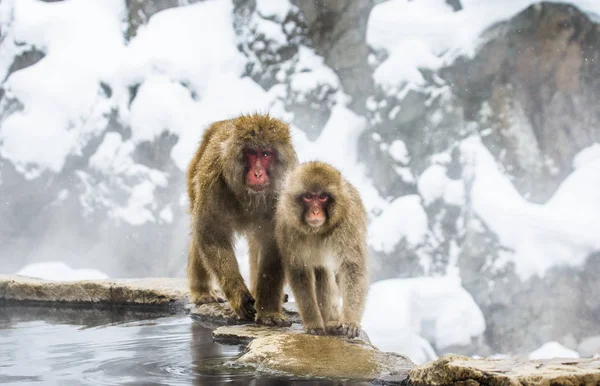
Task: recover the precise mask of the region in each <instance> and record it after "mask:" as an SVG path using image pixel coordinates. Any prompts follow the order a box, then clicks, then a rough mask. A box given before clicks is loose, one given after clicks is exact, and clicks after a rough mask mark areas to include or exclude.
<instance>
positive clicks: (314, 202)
mask: <svg viewBox="0 0 600 386" xmlns="http://www.w3.org/2000/svg"><path fill="white" fill-rule="evenodd" d="M330 199H331V198H330V197H329V195H328V194H327V193H304V194H303V195H302V204H303V205H304V219H305V220H306V223H307V224H308V225H310V226H311V227H313V228H318V227H320V226H321V225H323V224H325V221H327V211H326V209H327V205H329V201H330Z"/></svg>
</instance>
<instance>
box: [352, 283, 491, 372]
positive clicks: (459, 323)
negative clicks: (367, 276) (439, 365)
mask: <svg viewBox="0 0 600 386" xmlns="http://www.w3.org/2000/svg"><path fill="white" fill-rule="evenodd" d="M382 315H385V317H382ZM362 325H363V328H364V329H365V331H366V332H367V334H368V335H369V338H370V339H371V341H372V342H373V344H374V345H375V346H377V347H378V348H379V349H381V350H383V351H394V352H397V353H400V354H404V355H407V356H408V357H410V358H411V359H412V360H413V361H415V362H416V363H418V364H420V363H424V362H426V361H429V360H434V359H437V356H436V355H435V351H434V350H433V348H432V347H431V345H430V344H429V343H428V341H429V342H431V344H433V345H434V346H435V347H436V348H437V349H438V350H443V349H445V348H447V347H450V346H453V345H468V344H469V343H471V339H472V338H476V337H478V336H480V335H481V334H483V332H484V331H485V320H484V318H483V314H482V312H481V310H480V309H479V307H478V306H477V304H476V303H475V301H474V300H473V297H472V296H471V295H470V294H469V293H468V292H467V291H466V290H465V289H464V288H462V286H461V284H460V280H459V279H458V278H457V277H448V276H446V277H436V278H433V277H420V278H411V279H390V280H383V281H379V282H376V283H374V284H372V285H371V287H370V289H369V295H368V299H367V305H366V309H365V313H364V316H363V319H362Z"/></svg>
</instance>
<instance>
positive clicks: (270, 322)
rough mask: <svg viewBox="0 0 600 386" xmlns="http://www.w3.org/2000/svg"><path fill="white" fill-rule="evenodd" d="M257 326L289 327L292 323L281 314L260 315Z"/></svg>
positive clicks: (257, 316)
mask: <svg viewBox="0 0 600 386" xmlns="http://www.w3.org/2000/svg"><path fill="white" fill-rule="evenodd" d="M256 324H262V325H264V326H277V327H289V326H291V325H292V323H291V322H290V321H289V320H287V318H286V317H285V316H284V315H283V314H282V313H280V312H268V313H258V314H257V315H256Z"/></svg>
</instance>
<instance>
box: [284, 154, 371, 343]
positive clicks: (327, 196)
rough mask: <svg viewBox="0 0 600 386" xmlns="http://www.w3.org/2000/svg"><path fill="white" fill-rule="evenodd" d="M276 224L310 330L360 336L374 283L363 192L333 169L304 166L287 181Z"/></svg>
mask: <svg viewBox="0 0 600 386" xmlns="http://www.w3.org/2000/svg"><path fill="white" fill-rule="evenodd" d="M275 222H276V233H275V234H276V238H277V244H278V245H279V249H280V251H281V256H282V258H283V262H284V267H285V272H286V276H287V280H288V282H289V284H290V287H291V289H292V292H293V293H294V296H295V298H296V302H297V303H298V308H299V310H300V316H301V317H302V322H303V323H304V327H305V329H306V331H307V332H308V333H309V334H316V335H322V334H326V333H331V334H343V335H347V336H348V337H349V338H354V337H357V336H358V335H359V334H360V321H361V318H362V314H363V311H364V307H365V301H366V296H367V291H368V285H369V279H368V272H367V269H368V261H367V259H368V254H367V245H366V235H367V215H366V211H365V208H364V206H363V204H362V201H361V199H360V196H359V194H358V191H357V190H356V189H355V188H354V186H352V185H351V184H350V183H349V182H348V181H346V180H345V179H344V178H343V177H342V175H341V173H340V172H339V171H338V170H337V169H335V168H334V167H332V166H330V165H328V164H326V163H323V162H308V163H303V164H301V165H300V166H298V168H296V169H295V170H293V171H292V172H291V173H290V174H289V175H288V177H287V178H286V181H285V185H284V187H283V190H282V193H281V197H280V199H279V202H278V204H277V213H276V217H275ZM338 283H339V288H338ZM338 290H339V292H341V297H342V311H341V315H340V313H339V308H338V306H339V295H338Z"/></svg>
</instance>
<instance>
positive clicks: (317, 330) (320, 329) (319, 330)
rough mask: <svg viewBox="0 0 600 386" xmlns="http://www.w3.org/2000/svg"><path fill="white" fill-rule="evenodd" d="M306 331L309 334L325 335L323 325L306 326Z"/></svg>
mask: <svg viewBox="0 0 600 386" xmlns="http://www.w3.org/2000/svg"><path fill="white" fill-rule="evenodd" d="M306 333H307V334H310V335H327V332H326V331H325V329H324V328H323V327H314V328H307V329H306Z"/></svg>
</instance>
